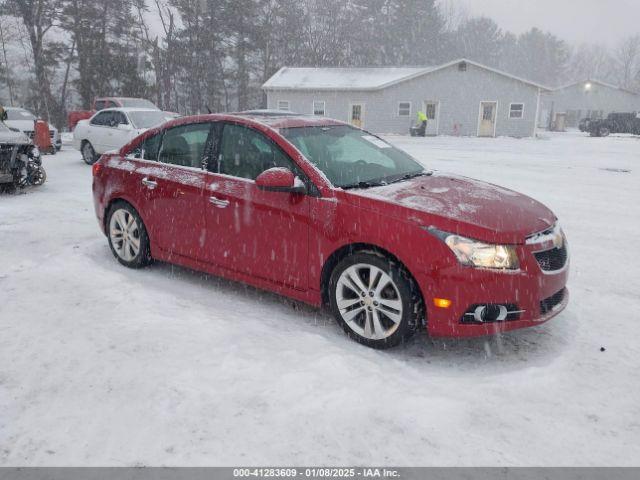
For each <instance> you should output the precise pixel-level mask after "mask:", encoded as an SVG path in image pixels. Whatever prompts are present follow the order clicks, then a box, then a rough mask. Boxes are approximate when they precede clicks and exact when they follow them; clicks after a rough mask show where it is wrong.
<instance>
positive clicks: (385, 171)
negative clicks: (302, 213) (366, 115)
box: [280, 125, 424, 187]
mask: <svg viewBox="0 0 640 480" xmlns="http://www.w3.org/2000/svg"><path fill="white" fill-rule="evenodd" d="M280 133H281V134H282V135H283V136H284V137H285V138H286V139H287V140H289V141H290V142H291V143H293V144H294V145H295V146H296V148H297V149H298V150H300V151H301V152H302V154H303V155H304V156H305V157H306V158H307V159H308V160H309V161H310V162H311V163H313V164H314V165H315V166H316V167H317V168H318V169H320V170H321V171H322V172H323V173H324V174H325V175H326V176H327V178H328V179H329V180H330V181H331V183H332V184H333V185H335V186H337V187H354V186H359V185H363V184H386V183H390V182H393V181H396V180H399V179H402V178H404V177H405V176H411V175H417V174H420V173H422V172H423V171H424V167H423V166H422V165H420V164H419V163H418V162H416V161H415V160H414V159H413V158H411V157H410V156H409V155H407V154H406V153H404V152H403V151H402V150H399V149H397V148H395V147H393V146H391V145H390V144H388V143H387V142H385V141H384V140H381V139H380V138H378V137H375V136H373V135H371V134H369V133H367V132H364V131H362V130H359V129H356V128H352V127H349V126H346V125H336V126H322V127H297V128H285V129H282V130H281V131H280Z"/></svg>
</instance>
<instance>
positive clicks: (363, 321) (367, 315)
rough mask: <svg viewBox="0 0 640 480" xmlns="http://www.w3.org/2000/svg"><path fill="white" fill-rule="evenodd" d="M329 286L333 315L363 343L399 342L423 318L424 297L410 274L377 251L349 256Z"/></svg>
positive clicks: (380, 345) (383, 344) (376, 345)
mask: <svg viewBox="0 0 640 480" xmlns="http://www.w3.org/2000/svg"><path fill="white" fill-rule="evenodd" d="M329 288H330V290H329V295H330V305H331V310H332V313H333V315H334V316H335V318H336V320H337V321H338V323H339V324H340V325H341V326H342V328H343V329H344V331H345V332H346V333H347V334H348V335H349V336H350V337H351V338H353V339H354V340H356V341H357V342H359V343H362V344H363V345H367V346H369V347H373V348H380V349H382V348H390V347H393V346H396V345H398V344H400V343H402V342H403V341H405V340H407V339H409V338H410V337H411V336H412V335H413V334H414V333H415V331H416V328H417V325H418V324H419V322H420V320H421V319H422V314H423V307H422V299H421V296H420V294H419V292H418V289H417V286H416V285H415V283H414V282H413V280H412V278H411V276H410V275H409V274H408V273H407V272H406V271H405V270H404V268H402V267H401V266H400V265H398V264H397V262H393V261H391V260H389V259H388V258H386V257H384V256H382V255H380V254H378V253H377V252H366V253H364V252H363V253H356V254H353V255H350V256H348V257H346V258H345V259H344V260H342V261H341V262H340V263H339V264H338V265H337V266H336V268H335V269H334V271H333V273H332V275H331V280H330V283H329Z"/></svg>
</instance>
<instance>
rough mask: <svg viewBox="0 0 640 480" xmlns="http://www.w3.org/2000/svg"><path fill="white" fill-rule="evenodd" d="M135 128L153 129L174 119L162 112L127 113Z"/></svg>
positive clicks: (142, 111)
mask: <svg viewBox="0 0 640 480" xmlns="http://www.w3.org/2000/svg"><path fill="white" fill-rule="evenodd" d="M127 113H128V114H129V118H130V119H131V123H132V124H133V126H134V127H135V128H151V127H155V126H156V125H160V124H161V123H164V122H166V121H167V120H171V119H172V118H173V117H172V116H171V115H170V114H169V113H167V112H163V111H161V110H152V111H149V110H140V111H131V112H127Z"/></svg>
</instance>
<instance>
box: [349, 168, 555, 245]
mask: <svg viewBox="0 0 640 480" xmlns="http://www.w3.org/2000/svg"><path fill="white" fill-rule="evenodd" d="M344 195H345V197H346V199H347V201H349V202H350V203H352V204H354V205H357V206H359V207H361V208H365V209H368V210H373V211H375V212H378V213H379V214H381V215H385V214H387V215H393V216H394V217H396V218H401V219H407V220H409V221H413V222H416V223H419V224H420V225H421V226H424V227H430V226H433V227H435V228H438V229H441V230H445V231H449V232H455V233H458V234H460V235H464V236H468V237H471V238H475V239H478V240H482V241H487V242H496V243H523V242H524V240H525V238H526V237H527V236H529V235H531V234H533V233H537V232H540V231H542V230H545V229H547V228H549V227H550V226H552V225H553V224H554V223H555V222H556V220H557V219H556V217H555V215H554V214H553V212H552V211H551V210H549V209H548V208H547V207H545V206H544V205H542V204H541V203H540V202H538V201H536V200H534V199H532V198H530V197H528V196H526V195H523V194H521V193H517V192H514V191H513V190H509V189H506V188H502V187H499V186H497V185H493V184H490V183H486V182H481V181H478V180H474V179H471V178H466V177H460V176H454V175H444V174H438V173H435V174H433V175H431V176H422V177H415V178H413V179H411V180H407V181H403V182H398V183H394V184H391V185H385V186H381V187H372V188H368V189H353V190H347V191H344Z"/></svg>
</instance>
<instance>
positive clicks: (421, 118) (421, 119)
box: [418, 110, 427, 137]
mask: <svg viewBox="0 0 640 480" xmlns="http://www.w3.org/2000/svg"><path fill="white" fill-rule="evenodd" d="M426 133H427V115H426V113H424V112H423V111H422V110H420V111H419V112H418V135H420V136H421V137H424V136H425V135H426Z"/></svg>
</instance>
